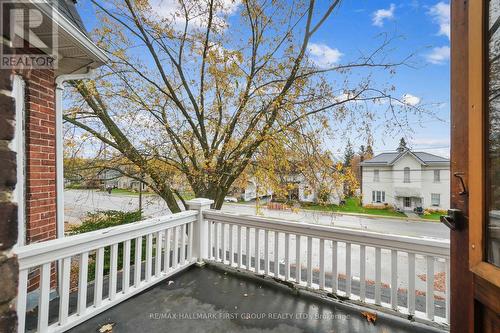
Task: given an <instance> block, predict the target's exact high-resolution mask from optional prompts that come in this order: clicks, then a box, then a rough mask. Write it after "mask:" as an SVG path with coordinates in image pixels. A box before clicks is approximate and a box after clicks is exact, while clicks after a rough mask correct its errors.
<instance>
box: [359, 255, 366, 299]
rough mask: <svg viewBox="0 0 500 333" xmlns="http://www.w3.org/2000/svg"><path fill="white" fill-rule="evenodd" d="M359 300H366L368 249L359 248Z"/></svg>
mask: <svg viewBox="0 0 500 333" xmlns="http://www.w3.org/2000/svg"><path fill="white" fill-rule="evenodd" d="M359 299H360V300H361V302H364V301H365V299H366V247H365V246H364V245H360V246H359Z"/></svg>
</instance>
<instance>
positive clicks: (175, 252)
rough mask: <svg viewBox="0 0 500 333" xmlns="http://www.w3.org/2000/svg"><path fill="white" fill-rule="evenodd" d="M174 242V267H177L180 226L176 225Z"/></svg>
mask: <svg viewBox="0 0 500 333" xmlns="http://www.w3.org/2000/svg"><path fill="white" fill-rule="evenodd" d="M173 232H174V243H173V244H172V246H173V247H174V254H173V258H172V269H175V268H177V264H178V263H179V227H175V228H174V230H173Z"/></svg>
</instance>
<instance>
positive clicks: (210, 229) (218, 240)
mask: <svg viewBox="0 0 500 333" xmlns="http://www.w3.org/2000/svg"><path fill="white" fill-rule="evenodd" d="M211 203H212V201H211V200H208V199H194V200H191V201H189V202H188V204H189V207H190V209H191V210H190V211H186V212H182V213H177V214H173V215H168V216H164V217H161V218H155V219H149V220H145V221H141V222H136V223H131V224H126V225H122V226H117V227H112V228H108V229H103V230H99V231H94V232H89V233H85V234H80V235H75V236H68V237H65V238H62V239H57V240H51V241H47V242H42V243H36V244H30V245H27V246H23V247H19V248H17V249H16V254H17V256H18V261H19V269H20V272H19V292H18V300H17V311H18V321H19V332H25V329H26V305H27V292H28V277H29V273H30V272H31V271H33V270H35V269H38V270H39V276H40V282H39V286H38V289H37V290H38V295H39V296H38V306H37V307H35V309H34V310H36V311H37V315H36V318H37V325H36V331H37V332H63V331H66V330H68V329H69V328H71V327H74V326H75V325H77V324H79V323H81V322H83V321H85V320H87V319H89V318H91V317H93V316H95V315H97V314H98V313H100V312H102V311H104V310H106V309H108V308H110V307H112V306H114V305H116V304H117V303H119V302H121V301H123V300H126V299H127V298H129V297H131V296H133V295H135V294H137V293H138V292H140V291H142V290H144V289H146V288H148V287H150V286H152V285H154V284H156V283H158V282H160V281H162V280H164V279H165V278H167V277H169V276H171V275H172V274H174V273H177V272H179V271H181V270H183V269H185V268H187V267H188V266H190V265H191V264H193V263H195V262H200V263H201V262H203V261H207V262H218V263H219V264H221V263H222V264H224V265H228V266H231V267H233V268H237V269H243V270H247V271H250V272H252V273H256V274H259V275H262V274H264V275H267V276H271V277H273V278H275V279H278V280H282V281H286V282H287V283H293V284H295V285H296V286H298V287H301V288H309V289H317V290H322V291H325V292H329V293H332V294H333V295H335V296H339V297H343V298H347V299H350V300H352V301H354V302H358V303H361V304H366V305H367V306H373V307H375V308H376V307H379V308H380V307H383V308H386V309H389V310H390V311H397V312H399V313H404V314H408V315H413V316H415V317H417V318H424V319H426V320H431V321H436V322H447V321H448V318H449V242H448V241H444V240H430V239H422V238H416V237H405V236H396V235H387V234H379V233H373V232H367V231H358V230H349V229H342V228H333V227H327V226H320V225H313V224H307V223H298V222H289V221H283V220H276V219H270V218H263V217H256V216H246V215H238V214H230V213H223V212H221V211H216V210H210V209H209V208H210V204H211ZM143 248H144V252H145V253H143ZM119 256H120V257H121V259H122V260H121V263H122V265H119V260H118V259H119ZM357 259H359V260H357ZM353 262H354V263H355V264H354V265H353ZM356 262H357V263H356ZM106 265H108V267H109V273H108V274H107V275H105V274H104V268H105V266H106ZM56 266H57V267H58V269H57V271H58V275H59V280H58V281H59V282H56V279H54V278H53V273H54V272H55V271H56V268H55V267H56ZM120 266H121V267H120ZM436 267H437V269H436ZM91 270H94V274H93V275H92V276H91V278H90V280H89V279H88V277H89V275H90V274H89V272H91ZM419 273H420V274H419ZM435 273H438V275H437V276H439V278H440V279H443V278H444V283H445V287H444V290H435V289H436V288H435V285H434V282H435V281H434V276H435ZM370 276H372V277H373V280H371V279H370ZM74 280H77V283H73V282H72V281H74ZM92 280H93V281H92ZM353 282H354V286H355V285H357V286H358V288H353ZM386 282H388V283H386ZM398 283H399V284H398ZM419 284H420V285H419ZM422 284H423V286H422ZM54 285H58V286H57V287H58V288H57V290H58V295H59V297H58V299H57V300H56V302H58V307H57V309H58V310H57V312H58V313H56V314H54V313H49V303H50V302H51V301H50V293H51V289H53V288H54V287H55V286H54ZM399 286H401V288H399ZM403 287H406V290H407V292H406V304H400V303H399V301H398V295H399V294H400V293H401V290H399V291H398V289H404V288H403ZM369 289H370V290H371V289H373V292H372V293H370V292H369V291H370V290H369ZM422 289H423V290H422ZM437 289H443V288H442V287H441V288H437ZM384 292H385V295H384ZM388 292H389V294H388V295H387V293H388ZM92 294H93V297H91V296H92ZM70 295H73V296H70ZM75 295H76V306H70V299H71V297H75ZM423 295H425V296H423ZM417 297H420V298H422V297H425V309H423V310H424V311H418V310H417V309H416V298H417ZM436 297H438V298H440V300H439V302H441V303H442V304H444V306H445V311H444V312H443V313H444V314H443V315H441V316H436V315H435V311H434V310H435V307H436ZM384 299H385V300H388V301H387V302H385V301H384ZM53 302H54V301H52V303H53Z"/></svg>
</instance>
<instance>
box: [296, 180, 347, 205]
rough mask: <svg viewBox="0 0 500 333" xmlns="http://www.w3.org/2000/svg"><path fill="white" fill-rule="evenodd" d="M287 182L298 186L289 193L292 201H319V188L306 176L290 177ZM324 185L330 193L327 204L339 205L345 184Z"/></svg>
mask: <svg viewBox="0 0 500 333" xmlns="http://www.w3.org/2000/svg"><path fill="white" fill-rule="evenodd" d="M287 181H288V182H289V183H293V184H295V185H296V186H294V187H293V189H291V190H290V191H289V194H288V197H289V199H290V200H297V201H300V202H318V201H319V193H318V192H319V188H318V187H319V186H318V185H316V186H314V185H313V184H311V183H310V182H309V181H308V180H307V179H306V177H304V175H302V174H293V175H290V176H288V178H287ZM324 185H325V186H327V187H328V189H329V192H330V194H329V196H328V199H327V200H326V203H329V204H335V205H338V204H339V203H340V201H341V199H342V192H343V184H340V183H339V184H334V183H328V184H324Z"/></svg>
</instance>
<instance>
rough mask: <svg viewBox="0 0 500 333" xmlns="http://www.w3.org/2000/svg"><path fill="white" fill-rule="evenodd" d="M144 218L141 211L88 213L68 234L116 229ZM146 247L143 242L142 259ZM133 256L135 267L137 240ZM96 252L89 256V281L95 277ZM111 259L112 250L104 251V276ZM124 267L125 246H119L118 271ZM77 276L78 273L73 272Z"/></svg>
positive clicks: (133, 243)
mask: <svg viewBox="0 0 500 333" xmlns="http://www.w3.org/2000/svg"><path fill="white" fill-rule="evenodd" d="M141 217H142V212H141V211H140V210H135V211H131V212H121V211H117V210H106V211H98V212H95V213H87V216H86V217H85V219H84V220H83V221H82V224H80V225H77V226H73V227H71V229H70V230H69V232H68V234H70V235H77V234H83V233H86V232H90V231H94V230H100V229H105V228H109V227H115V226H118V225H122V224H128V223H132V222H137V221H140V220H141ZM145 246H146V242H145V241H144V240H143V241H142V248H143V249H142V258H144V256H145ZM130 252H131V254H130V263H131V264H132V265H133V258H134V257H135V240H132V241H131V251H130ZM95 257H96V254H95V251H93V252H91V253H90V255H89V267H88V275H87V277H88V281H92V280H93V279H94V277H95ZM110 257H111V250H110V248H109V247H106V248H105V249H104V275H107V274H108V273H109V270H110V267H111V265H110ZM122 267H123V244H122V243H120V244H118V269H121V268H122ZM73 274H77V272H73Z"/></svg>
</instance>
